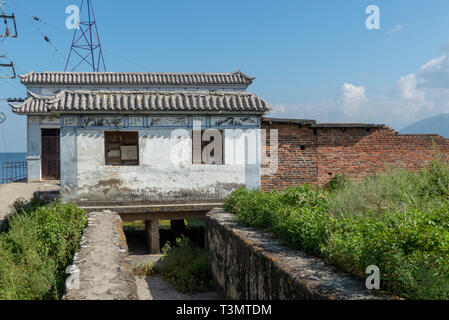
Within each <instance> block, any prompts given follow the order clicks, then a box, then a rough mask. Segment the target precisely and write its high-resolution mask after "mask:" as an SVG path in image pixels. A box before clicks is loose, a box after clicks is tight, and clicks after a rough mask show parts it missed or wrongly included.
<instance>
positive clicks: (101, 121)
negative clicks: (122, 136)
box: [82, 116, 125, 127]
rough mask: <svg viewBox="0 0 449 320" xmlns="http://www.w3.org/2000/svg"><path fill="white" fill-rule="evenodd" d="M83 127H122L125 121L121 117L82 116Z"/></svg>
mask: <svg viewBox="0 0 449 320" xmlns="http://www.w3.org/2000/svg"><path fill="white" fill-rule="evenodd" d="M82 124H83V127H123V126H124V125H125V120H124V118H123V117H122V116H84V117H83V120H82Z"/></svg>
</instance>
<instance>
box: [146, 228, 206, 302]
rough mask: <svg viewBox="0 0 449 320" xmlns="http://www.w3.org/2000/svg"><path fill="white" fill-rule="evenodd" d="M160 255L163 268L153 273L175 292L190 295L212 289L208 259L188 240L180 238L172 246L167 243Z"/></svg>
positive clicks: (201, 250) (204, 253) (157, 268)
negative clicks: (168, 284) (175, 290)
mask: <svg viewBox="0 0 449 320" xmlns="http://www.w3.org/2000/svg"><path fill="white" fill-rule="evenodd" d="M162 253H163V254H164V257H163V258H162V262H163V266H162V267H156V268H155V270H154V271H156V272H158V273H160V274H161V275H162V277H163V278H164V279H165V280H166V281H167V282H168V283H170V284H171V285H173V286H174V287H175V288H176V289H177V290H179V291H180V292H183V293H188V294H192V293H198V292H207V291H210V290H212V289H214V286H215V282H214V280H213V275H212V269H211V266H210V262H209V258H208V256H207V254H206V252H205V251H204V250H203V249H200V248H199V247H197V246H196V245H195V244H194V243H193V242H192V241H191V240H190V239H189V238H187V237H186V236H182V237H181V238H178V239H176V245H174V246H171V245H170V244H169V243H168V242H167V243H166V245H165V246H164V248H163V250H162Z"/></svg>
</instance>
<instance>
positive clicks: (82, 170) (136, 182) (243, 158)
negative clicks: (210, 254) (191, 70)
mask: <svg viewBox="0 0 449 320" xmlns="http://www.w3.org/2000/svg"><path fill="white" fill-rule="evenodd" d="M175 129H176V128H138V129H132V128H126V129H104V128H103V129H99V128H95V129H90V128H77V127H64V128H62V129H61V189H62V194H63V198H64V199H65V200H77V201H123V202H127V201H169V200H191V199H198V200H200V199H217V198H223V197H225V196H226V195H228V194H229V193H230V192H232V191H233V190H236V189H237V188H239V187H242V186H244V187H248V188H258V187H260V147H259V146H260V136H259V132H258V130H257V128H242V129H239V130H237V131H235V130H234V129H236V128H227V129H224V130H225V146H224V152H225V164H224V165H204V164H201V165H193V164H192V128H178V129H176V130H177V132H178V134H176V135H175V137H173V136H172V132H173V130H175ZM122 130H126V131H134V132H135V131H137V132H138V133H139V159H140V160H139V166H105V152H104V148H105V146H104V132H105V131H122ZM179 130H182V131H179ZM180 132H182V133H183V134H182V135H180V134H179V133H180ZM248 136H249V137H250V138H248ZM249 144H251V146H249ZM173 160H174V161H173ZM248 162H249V163H250V164H248Z"/></svg>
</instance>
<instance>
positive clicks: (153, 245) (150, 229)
mask: <svg viewBox="0 0 449 320" xmlns="http://www.w3.org/2000/svg"><path fill="white" fill-rule="evenodd" d="M145 235H146V237H147V243H148V247H149V249H150V252H151V253H152V254H157V253H159V249H160V247H159V219H153V220H146V221H145Z"/></svg>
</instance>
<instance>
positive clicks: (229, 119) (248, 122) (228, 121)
mask: <svg viewBox="0 0 449 320" xmlns="http://www.w3.org/2000/svg"><path fill="white" fill-rule="evenodd" d="M210 122H211V126H213V127H221V126H255V125H257V124H258V122H257V117H250V116H220V117H215V116H212V117H211V121H210Z"/></svg>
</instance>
